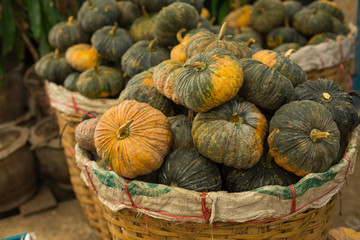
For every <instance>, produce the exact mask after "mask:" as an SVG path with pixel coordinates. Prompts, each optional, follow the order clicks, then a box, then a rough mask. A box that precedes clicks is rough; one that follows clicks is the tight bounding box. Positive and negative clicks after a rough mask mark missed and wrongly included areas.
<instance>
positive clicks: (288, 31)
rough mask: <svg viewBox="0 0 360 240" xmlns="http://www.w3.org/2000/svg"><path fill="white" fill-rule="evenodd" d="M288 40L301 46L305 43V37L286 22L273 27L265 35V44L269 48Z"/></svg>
mask: <svg viewBox="0 0 360 240" xmlns="http://www.w3.org/2000/svg"><path fill="white" fill-rule="evenodd" d="M289 42H296V43H299V44H300V45H302V46H303V45H305V44H306V43H307V39H306V38H305V37H303V36H302V35H301V34H300V33H298V32H297V31H296V30H295V29H294V28H291V27H290V26H289V24H288V23H287V24H286V26H285V27H277V28H274V29H273V30H271V32H270V33H269V34H268V35H266V44H267V46H268V47H269V48H271V49H273V48H276V47H277V46H279V45H281V44H283V43H289Z"/></svg>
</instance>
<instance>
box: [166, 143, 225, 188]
mask: <svg viewBox="0 0 360 240" xmlns="http://www.w3.org/2000/svg"><path fill="white" fill-rule="evenodd" d="M159 182H160V183H161V184H165V185H169V186H173V187H180V188H185V189H188V190H193V191H197V192H211V191H219V190H220V189H221V184H222V180H221V174H220V170H219V168H218V167H217V165H216V164H215V163H213V162H212V161H210V160H209V159H207V158H206V157H204V156H201V155H200V154H199V153H198V152H197V151H196V150H195V149H193V148H178V149H175V150H174V151H173V152H171V153H170V154H169V156H167V157H166V159H165V162H164V165H163V166H162V167H161V169H160V172H159Z"/></svg>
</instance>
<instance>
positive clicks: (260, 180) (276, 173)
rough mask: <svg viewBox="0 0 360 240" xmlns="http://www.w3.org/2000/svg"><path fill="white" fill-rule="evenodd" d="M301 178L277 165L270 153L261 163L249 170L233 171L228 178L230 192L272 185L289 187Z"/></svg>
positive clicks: (227, 184) (264, 156) (227, 187)
mask: <svg viewBox="0 0 360 240" xmlns="http://www.w3.org/2000/svg"><path fill="white" fill-rule="evenodd" d="M298 180H299V177H298V176H296V175H295V174H293V173H291V172H288V171H286V170H285V169H283V168H282V167H280V166H279V165H277V164H276V163H275V161H274V159H273V157H272V156H271V155H270V153H269V152H265V153H264V154H263V155H262V156H261V158H260V160H259V162H258V163H257V164H256V165H255V166H254V167H252V168H249V169H236V168H234V169H232V170H230V172H229V173H228V174H227V177H226V190H227V191H228V192H245V191H251V190H254V189H256V188H260V187H263V186H270V185H279V186H289V185H292V184H294V183H296V182H297V181H298Z"/></svg>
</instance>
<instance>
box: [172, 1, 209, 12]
mask: <svg viewBox="0 0 360 240" xmlns="http://www.w3.org/2000/svg"><path fill="white" fill-rule="evenodd" d="M167 1H168V2H169V3H170V4H172V3H174V2H182V3H187V4H189V5H192V6H193V7H194V8H195V9H196V10H197V11H198V13H199V14H200V13H201V10H202V8H203V7H204V4H203V0H167Z"/></svg>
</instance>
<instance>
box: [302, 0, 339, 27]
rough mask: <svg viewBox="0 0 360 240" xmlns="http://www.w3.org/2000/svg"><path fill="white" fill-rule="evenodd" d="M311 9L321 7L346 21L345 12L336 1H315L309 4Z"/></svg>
mask: <svg viewBox="0 0 360 240" xmlns="http://www.w3.org/2000/svg"><path fill="white" fill-rule="evenodd" d="M308 7H309V8H311V9H321V10H324V11H325V12H327V13H328V14H330V15H331V16H334V17H336V18H337V19H339V20H340V21H341V22H344V13H343V12H342V11H341V8H340V7H339V6H338V5H337V3H336V2H333V1H328V0H318V1H314V2H312V3H311V4H309V6H308Z"/></svg>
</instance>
